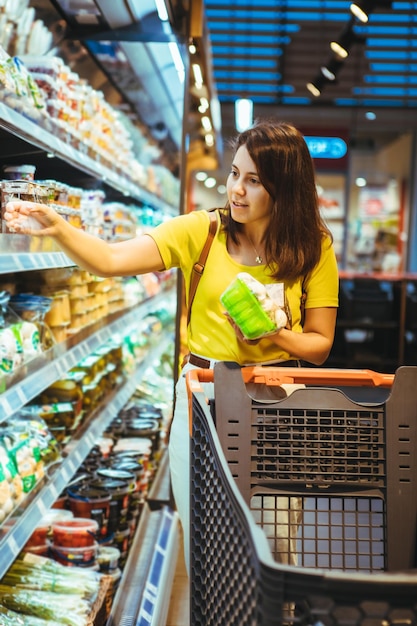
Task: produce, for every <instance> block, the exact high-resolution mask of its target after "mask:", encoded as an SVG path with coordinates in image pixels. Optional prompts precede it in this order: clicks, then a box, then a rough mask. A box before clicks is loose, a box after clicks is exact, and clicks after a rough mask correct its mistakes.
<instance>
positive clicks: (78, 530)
mask: <svg viewBox="0 0 417 626" xmlns="http://www.w3.org/2000/svg"><path fill="white" fill-rule="evenodd" d="M97 533H98V523H97V522H96V521H95V520H93V519H89V518H83V517H73V518H72V519H70V520H57V521H54V522H52V541H53V545H54V546H55V547H58V546H59V548H84V547H86V546H88V547H94V546H96V537H97Z"/></svg>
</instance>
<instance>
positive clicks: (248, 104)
mask: <svg viewBox="0 0 417 626" xmlns="http://www.w3.org/2000/svg"><path fill="white" fill-rule="evenodd" d="M252 122H253V102H252V100H249V99H248V98H239V99H238V100H236V101H235V126H236V130H237V131H238V132H239V133H242V132H243V131H244V130H247V129H248V128H250V126H252Z"/></svg>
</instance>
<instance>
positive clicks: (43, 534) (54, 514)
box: [25, 509, 74, 549]
mask: <svg viewBox="0 0 417 626" xmlns="http://www.w3.org/2000/svg"><path fill="white" fill-rule="evenodd" d="M73 517H74V515H73V514H72V512H71V511H66V510H59V509H54V510H53V509H51V510H49V511H48V512H47V513H45V515H44V516H43V517H42V519H41V521H40V522H39V524H38V525H37V526H36V528H35V530H34V531H33V533H32V534H31V536H30V537H29V539H28V541H27V543H26V544H25V549H27V548H32V547H45V546H46V545H47V541H48V539H49V538H50V536H51V535H52V524H53V523H54V522H58V521H59V522H67V521H68V520H70V519H72V518H73Z"/></svg>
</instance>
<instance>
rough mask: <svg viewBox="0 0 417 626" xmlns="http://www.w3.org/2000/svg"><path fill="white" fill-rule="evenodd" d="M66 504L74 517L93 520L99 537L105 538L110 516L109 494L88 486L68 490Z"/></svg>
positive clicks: (103, 490)
mask: <svg viewBox="0 0 417 626" xmlns="http://www.w3.org/2000/svg"><path fill="white" fill-rule="evenodd" d="M67 494H68V503H69V506H70V509H71V511H72V512H73V513H74V515H75V517H82V518H84V519H85V518H89V519H93V520H95V521H96V522H97V524H98V531H99V534H100V535H101V536H106V534H107V526H108V519H109V515H110V500H111V497H110V494H109V493H108V491H106V490H105V489H97V488H96V489H93V488H91V487H89V486H88V485H82V486H80V487H78V488H77V487H74V488H69V489H68V491H67Z"/></svg>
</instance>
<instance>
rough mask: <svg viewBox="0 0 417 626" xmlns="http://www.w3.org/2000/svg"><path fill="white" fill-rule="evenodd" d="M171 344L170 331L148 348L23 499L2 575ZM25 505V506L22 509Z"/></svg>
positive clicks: (4, 541)
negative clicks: (150, 367) (146, 372)
mask: <svg viewBox="0 0 417 626" xmlns="http://www.w3.org/2000/svg"><path fill="white" fill-rule="evenodd" d="M170 345H172V337H171V335H170V334H169V333H167V334H166V335H165V336H164V338H163V339H162V340H161V341H159V342H158V345H156V346H154V347H153V348H151V349H149V350H148V352H147V354H146V358H144V359H143V361H141V362H140V363H139V364H138V366H137V368H136V369H135V371H134V372H133V373H132V374H131V375H130V377H129V379H128V380H127V381H126V383H125V384H123V385H122V386H121V387H120V388H119V389H118V390H117V391H115V392H114V393H113V394H112V395H110V397H107V398H106V400H105V402H104V403H103V404H104V406H103V408H102V407H99V408H98V409H97V411H96V412H95V413H94V414H93V415H92V416H91V417H90V418H89V419H88V422H87V424H86V426H85V428H84V429H83V432H82V433H80V435H79V438H76V439H74V440H73V441H72V442H70V444H69V445H68V446H67V447H66V448H65V451H64V452H65V454H66V455H67V456H66V457H65V458H64V459H63V461H62V462H60V463H58V464H55V465H54V466H52V468H51V471H50V475H49V476H47V477H45V479H44V480H43V481H42V482H41V483H39V485H38V486H37V487H36V489H35V490H34V492H33V493H32V494H29V496H28V498H27V500H26V502H23V503H22V505H21V507H20V509H19V510H18V511H15V514H14V517H15V518H16V519H15V521H14V523H13V525H11V526H10V527H9V529H8V530H7V532H6V533H5V534H4V536H3V537H2V538H0V554H1V559H0V578H1V577H2V576H3V575H4V574H5V573H6V571H7V569H8V568H9V567H10V565H11V564H12V562H13V561H14V560H15V559H16V557H17V555H18V554H19V552H20V551H21V550H22V548H23V546H24V545H25V543H26V542H27V540H28V539H29V537H30V535H31V534H32V532H33V529H34V528H35V527H36V525H37V524H38V523H39V522H40V520H41V519H42V517H43V515H44V514H45V512H46V511H47V510H48V509H49V508H50V507H51V506H52V504H53V503H54V502H55V501H56V499H57V498H58V496H59V494H60V493H61V492H62V491H63V490H64V488H65V487H66V486H67V484H68V482H69V481H70V480H71V478H72V476H73V475H74V474H75V472H76V471H77V469H78V468H79V467H80V465H81V464H82V463H83V461H84V459H85V458H86V457H87V455H88V453H89V452H90V450H91V449H92V448H93V446H94V445H95V444H96V442H97V440H98V439H99V437H100V436H101V435H102V434H103V432H104V431H105V430H106V428H107V427H108V426H109V424H110V423H111V421H112V420H113V419H114V417H115V416H116V415H117V413H118V412H119V411H120V410H121V409H122V408H123V407H124V406H125V405H126V403H127V402H128V401H129V399H130V398H131V397H132V395H133V393H134V391H135V389H136V386H137V385H138V383H139V382H140V381H141V380H142V378H143V375H144V373H145V371H146V370H147V368H148V367H149V365H150V364H151V363H152V362H153V361H155V360H158V359H159V358H160V357H161V355H162V354H163V352H165V351H166V349H167V348H168V347H169V346H170ZM153 497H155V496H153ZM22 507H24V508H23V510H22ZM0 531H1V529H0Z"/></svg>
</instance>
